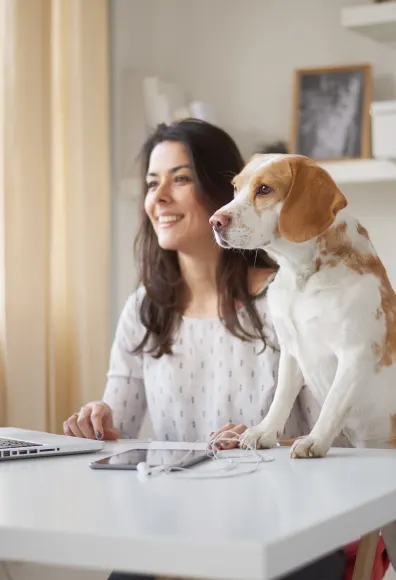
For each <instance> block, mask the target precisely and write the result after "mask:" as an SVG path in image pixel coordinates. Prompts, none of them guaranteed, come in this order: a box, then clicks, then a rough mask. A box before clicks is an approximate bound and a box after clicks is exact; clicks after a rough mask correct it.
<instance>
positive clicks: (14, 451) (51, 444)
mask: <svg viewBox="0 0 396 580" xmlns="http://www.w3.org/2000/svg"><path fill="white" fill-rule="evenodd" d="M103 447H104V443H103V441H95V440H93V439H80V438H78V437H67V436H66V435H53V434H51V433H41V432H40V431H28V430H25V429H16V428H14V427H1V428H0V461H1V460H4V459H26V458H33V457H45V456H46V455H67V454H74V453H94V452H95V451H100V450H101V449H103Z"/></svg>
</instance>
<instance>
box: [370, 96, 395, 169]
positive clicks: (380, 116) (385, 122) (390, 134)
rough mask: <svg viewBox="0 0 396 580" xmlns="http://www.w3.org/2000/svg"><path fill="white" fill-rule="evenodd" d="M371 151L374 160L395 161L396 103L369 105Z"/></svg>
mask: <svg viewBox="0 0 396 580" xmlns="http://www.w3.org/2000/svg"><path fill="white" fill-rule="evenodd" d="M371 133H372V151H373V157H374V158H375V159H396V101H377V102H375V103H372V104H371Z"/></svg>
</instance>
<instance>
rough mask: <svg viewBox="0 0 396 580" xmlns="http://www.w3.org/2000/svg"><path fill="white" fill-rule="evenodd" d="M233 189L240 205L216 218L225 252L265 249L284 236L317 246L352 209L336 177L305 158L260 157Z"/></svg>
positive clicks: (227, 208) (233, 204)
mask: <svg viewBox="0 0 396 580" xmlns="http://www.w3.org/2000/svg"><path fill="white" fill-rule="evenodd" d="M233 183H234V187H235V198H234V200H233V201H231V202H230V203H229V204H227V205H225V206H223V207H222V208H220V209H219V210H218V211H216V213H215V214H214V215H213V216H212V217H211V218H210V222H211V224H212V226H213V230H214V233H215V237H216V241H217V243H218V244H219V245H220V246H222V247H225V248H228V247H233V248H243V249H255V248H263V247H265V246H266V245H268V244H269V243H271V242H272V241H273V240H274V239H276V238H277V237H280V236H282V237H284V238H286V239H287V240H289V241H291V242H296V243H300V242H305V241H307V240H311V239H313V238H315V237H317V236H319V235H320V234H322V233H323V232H324V231H326V230H327V229H328V228H329V227H330V226H331V224H332V223H333V222H334V220H335V217H336V215H337V213H338V212H339V211H340V210H341V209H342V208H344V207H345V206H346V205H347V201H346V199H345V197H344V195H343V194H342V193H341V192H340V191H339V189H338V188H337V186H336V184H335V183H334V181H333V179H332V178H331V177H330V175H329V174H328V173H327V172H326V171H325V170H324V169H322V168H321V167H319V166H318V165H317V164H316V163H315V162H314V161H312V160H311V159H309V158H307V157H303V156H299V155H255V156H254V157H253V158H252V159H251V160H250V161H249V163H248V164H247V165H246V167H245V168H244V169H243V170H242V171H241V173H240V174H239V175H237V176H236V177H235V178H234V180H233Z"/></svg>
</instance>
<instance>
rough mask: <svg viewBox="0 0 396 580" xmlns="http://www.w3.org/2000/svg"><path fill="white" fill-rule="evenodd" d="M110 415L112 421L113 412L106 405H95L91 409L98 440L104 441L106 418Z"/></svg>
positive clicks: (93, 426)
mask: <svg viewBox="0 0 396 580" xmlns="http://www.w3.org/2000/svg"><path fill="white" fill-rule="evenodd" d="M106 414H109V415H110V417H109V419H110V420H111V422H112V419H111V411H110V409H109V407H108V406H107V405H106V404H105V403H94V404H93V405H92V408H91V422H92V428H93V431H94V433H95V438H96V439H103V436H104V426H103V424H104V417H105V416H106Z"/></svg>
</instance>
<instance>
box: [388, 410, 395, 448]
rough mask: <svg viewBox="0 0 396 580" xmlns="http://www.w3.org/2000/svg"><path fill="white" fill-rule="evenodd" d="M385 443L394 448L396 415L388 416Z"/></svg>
mask: <svg viewBox="0 0 396 580" xmlns="http://www.w3.org/2000/svg"><path fill="white" fill-rule="evenodd" d="M387 443H388V444H389V445H390V446H391V447H396V415H391V416H390V431H389V439H388V441H387Z"/></svg>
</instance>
